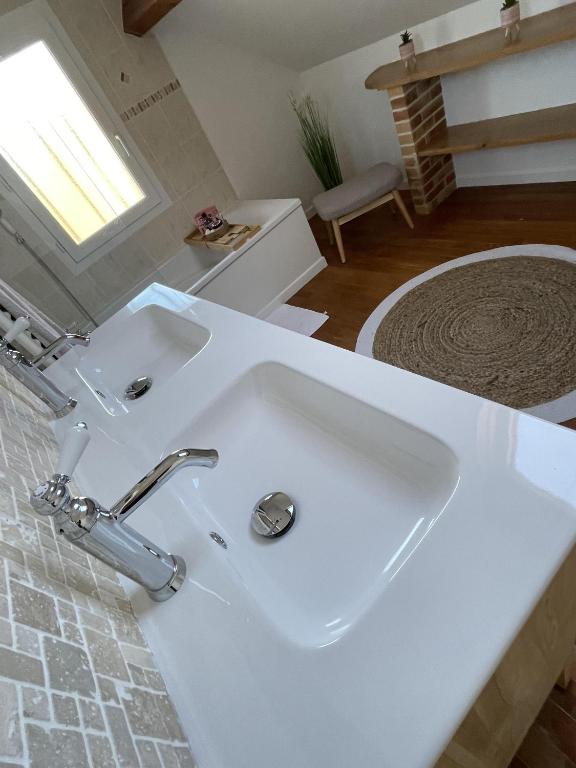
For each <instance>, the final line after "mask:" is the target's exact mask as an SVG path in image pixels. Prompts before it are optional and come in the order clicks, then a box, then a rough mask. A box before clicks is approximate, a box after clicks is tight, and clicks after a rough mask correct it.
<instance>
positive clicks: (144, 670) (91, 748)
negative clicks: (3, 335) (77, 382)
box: [0, 369, 195, 768]
mask: <svg viewBox="0 0 576 768" xmlns="http://www.w3.org/2000/svg"><path fill="white" fill-rule="evenodd" d="M56 455H57V453H56V446H55V444H54V441H53V438H52V433H51V429H50V426H49V422H48V418H47V415H46V413H45V411H44V406H41V405H40V404H39V401H36V400H35V399H34V398H33V396H32V395H30V394H29V393H28V392H27V391H26V390H25V389H23V388H22V387H21V386H20V385H19V384H18V383H17V382H16V381H15V380H14V379H12V378H11V377H9V375H8V374H7V373H6V372H5V371H3V369H0V768H9V767H11V768H16V766H21V767H22V768H194V765H195V762H194V759H193V757H192V754H191V752H190V749H189V746H188V743H187V741H186V737H185V735H184V733H183V732H182V729H181V727H180V723H179V720H178V717H177V715H176V712H175V710H174V708H173V706H172V703H171V701H170V697H169V696H168V694H167V692H166V688H165V685H164V682H163V680H162V676H161V675H160V673H159V672H158V670H157V668H156V664H155V662H154V658H153V656H152V654H151V653H150V651H149V650H148V648H147V646H146V641H145V640H144V637H143V636H142V633H141V632H140V628H139V626H138V623H137V621H136V619H135V618H134V616H133V615H132V609H131V606H130V603H129V602H128V601H127V599H126V595H125V593H124V590H123V589H122V587H121V586H120V584H119V583H118V579H117V577H116V574H115V573H114V571H112V570H111V569H110V568H108V567H107V566H105V565H103V564H102V563H100V562H99V561H97V560H94V559H92V558H90V557H88V556H87V555H85V554H84V553H83V552H81V551H80V550H78V549H77V548H74V547H72V546H71V545H70V544H68V543H67V542H66V541H64V540H63V539H62V537H60V536H58V535H57V534H56V533H55V531H54V529H53V527H52V525H51V523H50V521H49V520H41V519H39V518H38V517H37V516H36V515H35V514H34V513H33V511H32V509H31V507H30V506H29V504H28V496H29V489H30V488H31V487H35V486H36V485H37V484H38V483H39V482H41V481H42V480H43V479H45V478H46V477H49V476H50V475H51V474H52V472H53V469H54V463H55V459H56Z"/></svg>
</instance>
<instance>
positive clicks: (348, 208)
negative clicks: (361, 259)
mask: <svg viewBox="0 0 576 768" xmlns="http://www.w3.org/2000/svg"><path fill="white" fill-rule="evenodd" d="M401 181H402V174H401V173H400V171H399V170H398V169H397V168H396V167H395V166H393V165H390V163H379V164H378V165H375V166H373V167H372V168H370V170H369V171H365V173H360V174H358V176H354V177H353V178H352V179H349V180H348V181H345V182H344V183H343V184H340V185H339V186H337V187H334V188H333V189H329V190H327V191H326V192H322V193H321V194H319V195H316V197H315V198H314V205H315V206H316V211H317V213H318V215H319V216H320V218H321V219H322V220H323V221H325V222H326V223H327V225H328V226H329V227H330V229H329V232H330V231H331V232H333V233H334V238H335V240H336V245H337V247H338V253H339V254H340V259H341V261H342V263H343V264H344V263H345V262H346V252H345V251H344V243H343V242H342V232H341V231H340V227H341V225H342V224H346V222H348V221H352V219H355V218H357V217H358V216H362V214H363V213H368V211H373V210H374V208H379V207H380V206H381V205H384V203H389V202H391V201H392V200H394V201H395V202H396V205H397V206H398V208H399V209H400V212H401V213H402V216H404V218H405V219H406V223H407V224H408V226H409V227H410V229H414V223H413V221H412V219H411V218H410V214H409V213H408V210H407V209H406V206H405V205H404V201H403V200H402V196H401V194H400V192H399V191H398V185H399V184H400V183H401Z"/></svg>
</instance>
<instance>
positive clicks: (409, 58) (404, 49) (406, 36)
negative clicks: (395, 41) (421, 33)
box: [399, 30, 416, 69]
mask: <svg viewBox="0 0 576 768" xmlns="http://www.w3.org/2000/svg"><path fill="white" fill-rule="evenodd" d="M400 39H401V40H402V42H401V43H400V49H399V50H400V58H401V59H402V61H403V62H404V66H405V67H406V69H408V68H409V67H410V66H411V64H413V63H414V62H415V61H416V50H415V48H414V40H413V39H412V32H408V30H406V31H405V32H402V34H401V35H400Z"/></svg>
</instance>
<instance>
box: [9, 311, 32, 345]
mask: <svg viewBox="0 0 576 768" xmlns="http://www.w3.org/2000/svg"><path fill="white" fill-rule="evenodd" d="M28 328H30V318H29V317H19V318H18V319H17V320H14V323H13V324H12V328H10V330H9V331H7V332H6V333H5V334H4V341H7V342H8V343H9V344H10V343H11V342H12V341H14V339H16V338H17V337H18V336H20V334H21V333H22V332H23V331H27V330H28Z"/></svg>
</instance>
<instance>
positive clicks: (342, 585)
mask: <svg viewBox="0 0 576 768" xmlns="http://www.w3.org/2000/svg"><path fill="white" fill-rule="evenodd" d="M185 445H198V446H214V447H217V448H218V450H219V452H220V462H219V465H218V467H217V469H216V470H214V471H212V472H206V473H200V474H199V475H198V484H199V490H200V494H201V496H202V499H203V501H204V504H203V505H202V509H203V512H202V514H203V515H206V516H207V517H208V519H209V521H210V526H211V527H212V528H214V530H215V531H217V532H218V533H219V535H221V536H222V537H223V538H224V539H225V541H226V542H227V543H228V546H229V550H230V560H231V562H232V563H233V565H234V566H235V567H236V568H237V569H238V572H239V574H240V577H241V578H242V580H243V581H245V583H246V586H247V588H248V590H249V591H250V592H251V594H252V595H253V596H254V597H255V598H256V599H257V600H258V601H259V603H260V604H261V606H262V609H263V610H264V611H265V612H267V613H268V614H269V616H270V618H271V619H272V620H273V621H274V622H275V623H276V624H277V625H278V626H279V627H280V628H281V630H282V631H283V632H284V633H285V634H286V635H287V636H288V637H290V638H291V639H292V640H293V641H295V642H298V643H301V644H305V645H312V646H321V645H325V644H327V643H330V642H332V641H333V640H334V639H335V638H337V637H339V636H341V635H342V634H343V633H345V632H346V631H348V630H350V629H351V627H353V625H354V623H355V622H356V620H357V619H358V617H359V616H360V615H361V614H362V613H363V612H364V611H365V610H366V609H368V608H369V607H370V605H371V604H372V603H373V601H374V600H375V599H376V598H377V597H378V595H379V594H380V593H381V591H382V590H383V589H385V587H386V585H387V583H388V582H389V581H390V580H391V579H393V578H394V576H395V575H396V573H397V572H398V571H399V569H400V568H402V567H403V566H404V565H406V563H407V562H409V559H410V557H411V555H412V554H413V553H414V551H415V549H416V547H417V546H418V544H419V543H420V542H421V541H422V539H423V537H424V536H425V535H426V534H427V533H428V532H429V531H430V529H431V527H432V526H433V525H434V522H435V521H436V520H437V518H438V516H439V515H440V514H441V513H442V511H443V510H444V508H445V506H446V503H447V501H448V500H449V498H450V496H451V495H452V493H453V491H454V489H455V487H456V484H457V482H458V471H457V461H456V457H455V456H454V454H453V453H452V451H451V450H450V449H449V448H447V446H445V445H444V444H443V443H442V442H440V441H439V440H437V439H435V438H433V437H431V436H430V435H427V434H426V433H425V432H422V431H421V430H419V429H416V428H414V427H411V426H410V425H408V424H406V423H404V422H402V421H399V420H398V419H395V418H392V417H390V416H389V415H387V414H386V413H384V412H382V411H378V410H376V409H374V408H372V407H371V406H369V405H366V404H364V403H362V402H360V401H358V400H355V399H353V398H351V397H349V396H347V395H345V394H343V393H342V392H339V391H338V390H336V389H333V388H331V387H327V386H326V385H324V384H322V383H320V382H318V381H315V380H314V379H312V378H309V377H307V376H304V375H302V374H301V373H298V372H297V371H295V370H293V369H290V368H288V367H286V366H283V365H278V364H274V363H272V364H269V363H264V364H262V365H260V366H258V367H256V368H254V369H252V370H251V371H249V372H248V373H247V374H246V375H245V376H244V377H243V378H242V379H240V381H238V382H236V383H235V384H234V386H233V387H232V388H230V389H229V390H228V391H226V392H225V393H224V394H222V395H221V396H220V397H219V398H218V399H217V400H216V401H215V402H213V403H212V404H211V405H210V407H208V408H207V409H206V410H205V411H204V413H203V414H202V415H201V416H200V417H199V418H198V419H197V420H195V421H193V422H192V423H191V424H190V425H189V426H188V427H187V428H186V429H184V430H183V431H182V432H180V433H179V434H178V435H177V436H176V437H175V438H174V440H173V441H172V442H171V444H170V446H169V450H174V449H176V448H180V447H182V446H185ZM278 490H281V491H284V492H285V493H287V494H288V495H289V496H290V497H291V498H292V500H293V501H294V503H295V505H296V509H297V517H296V523H295V524H294V526H293V527H292V528H291V529H290V531H289V532H288V533H287V534H286V535H285V536H284V537H283V538H281V539H280V538H278V539H275V540H273V541H271V540H269V539H264V538H262V537H261V536H258V535H257V534H255V533H254V532H253V531H252V530H251V527H250V515H251V512H252V509H253V507H254V505H255V504H256V502H257V501H258V500H259V499H260V498H261V497H262V496H264V495H265V494H266V493H268V492H273V491H278Z"/></svg>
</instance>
